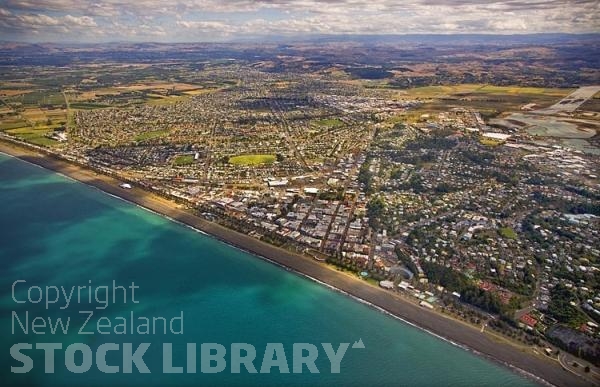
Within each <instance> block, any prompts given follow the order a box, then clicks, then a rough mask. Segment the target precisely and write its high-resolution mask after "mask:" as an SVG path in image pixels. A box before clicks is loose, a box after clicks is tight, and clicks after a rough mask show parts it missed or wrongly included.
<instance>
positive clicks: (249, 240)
mask: <svg viewBox="0 0 600 387" xmlns="http://www.w3.org/2000/svg"><path fill="white" fill-rule="evenodd" d="M0 151H1V152H4V153H7V154H10V155H13V156H16V157H18V158H20V159H23V160H25V161H29V162H31V163H34V164H37V165H40V166H42V167H45V168H47V169H50V170H53V171H56V172H59V173H62V174H64V175H66V176H69V177H71V178H73V179H75V180H78V181H80V182H83V183H85V184H88V185H91V186H94V187H96V188H98V189H101V190H103V191H105V192H107V193H110V194H113V195H115V196H118V197H121V198H123V199H125V200H128V201H130V202H132V203H135V204H138V205H140V206H142V207H145V208H147V209H150V210H152V211H155V212H157V213H159V214H162V215H165V216H167V217H169V218H172V219H174V220H176V221H179V222H182V223H185V224H187V225H189V226H192V227H194V228H196V229H199V230H202V231H204V232H206V233H208V234H210V235H212V236H214V237H216V238H218V239H220V240H223V241H225V242H227V243H229V244H231V245H234V246H237V247H239V248H242V249H244V250H247V251H249V252H252V253H254V254H256V255H259V256H261V257H263V258H266V259H268V260H270V261H272V262H275V263H277V264H280V265H283V266H285V267H288V268H290V269H292V270H294V271H297V272H299V273H301V274H304V275H307V276H309V277H311V278H313V279H316V280H318V281H321V282H323V283H326V284H328V285H330V286H332V287H334V288H337V289H339V290H341V291H343V292H345V293H347V294H350V295H352V296H354V297H358V298H360V299H362V300H364V301H366V302H368V303H371V304H373V305H376V306H377V307H379V308H381V309H384V310H385V311H387V312H389V313H391V314H393V315H395V316H397V317H399V318H402V319H404V320H405V321H408V322H410V323H412V324H414V325H417V326H419V327H421V328H423V329H426V330H428V331H430V332H432V333H434V334H436V335H439V336H441V337H444V338H446V339H448V340H451V341H453V342H455V343H459V344H461V345H464V346H467V347H469V348H471V349H473V350H475V351H477V352H479V353H481V354H483V355H485V356H488V357H490V358H492V359H494V360H496V361H499V362H501V363H504V364H508V365H512V366H514V367H517V368H519V369H521V370H524V371H526V372H528V373H530V374H533V375H537V376H540V377H542V378H543V379H544V380H546V381H547V382H549V383H551V384H554V385H557V386H586V385H589V383H588V382H586V381H585V380H583V379H580V378H578V377H576V376H575V375H573V374H571V373H569V372H567V371H565V370H563V369H562V368H561V367H560V365H559V363H558V362H557V361H555V360H553V359H550V358H547V357H544V356H543V355H540V356H535V355H534V354H532V353H530V352H524V351H522V350H519V349H518V348H516V347H515V346H512V345H510V344H508V343H504V342H500V341H497V340H495V339H494V338H493V336H491V335H488V334H487V333H482V332H481V331H480V330H479V329H477V328H475V327H471V326H468V325H466V324H462V323H460V322H457V321H455V320H452V319H451V318H449V317H447V316H444V315H442V314H440V313H437V312H435V311H430V310H428V309H424V308H421V307H419V306H417V305H415V304H413V303H411V302H409V301H407V300H404V299H403V298H401V297H400V296H398V295H396V294H394V293H392V292H389V291H385V290H383V289H380V288H377V287H375V286H372V285H370V284H368V283H366V282H365V281H362V280H360V279H358V278H353V277H351V276H348V275H346V274H344V273H341V272H338V271H336V270H335V269H332V268H330V267H328V266H326V265H324V264H321V263H319V262H317V261H315V260H313V259H310V258H308V257H305V256H302V255H299V254H294V253H292V252H289V251H287V250H283V249H280V248H277V247H274V246H272V245H269V244H266V243H264V242H261V241H259V240H257V239H255V238H253V237H250V236H248V235H245V234H241V233H238V232H236V231H232V230H229V229H227V228H224V227H222V226H219V225H217V224H215V223H212V222H208V221H206V220H204V219H202V218H200V217H198V216H196V215H194V214H192V213H191V212H189V211H187V210H185V209H183V208H181V207H180V206H179V205H177V204H175V203H173V202H171V201H169V200H167V199H165V198H162V197H160V196H158V195H155V194H153V193H151V192H148V191H145V190H142V189H140V188H137V187H134V188H132V189H122V188H120V187H119V184H120V183H121V182H120V181H118V180H116V179H114V178H111V177H109V176H105V175H100V174H97V173H95V172H93V171H91V170H89V169H85V168H82V167H80V166H77V165H74V164H71V163H69V162H66V161H63V160H59V159H56V158H54V157H50V156H47V155H42V154H39V153H37V152H35V151H34V150H30V149H26V148H23V147H20V146H18V145H15V144H11V143H6V142H3V141H0ZM394 339H395V340H401V338H394Z"/></svg>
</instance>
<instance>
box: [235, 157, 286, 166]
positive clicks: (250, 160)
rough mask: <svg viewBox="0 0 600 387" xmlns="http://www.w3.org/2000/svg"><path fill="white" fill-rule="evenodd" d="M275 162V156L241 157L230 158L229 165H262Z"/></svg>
mask: <svg viewBox="0 0 600 387" xmlns="http://www.w3.org/2000/svg"><path fill="white" fill-rule="evenodd" d="M275 160H276V157H275V155H239V156H233V157H230V158H229V163H230V164H233V165H260V164H273V163H274V162H275Z"/></svg>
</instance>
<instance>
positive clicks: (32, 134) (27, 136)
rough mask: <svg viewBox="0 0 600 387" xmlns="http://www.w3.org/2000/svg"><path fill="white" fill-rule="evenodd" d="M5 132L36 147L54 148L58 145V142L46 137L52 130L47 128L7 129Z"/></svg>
mask: <svg viewBox="0 0 600 387" xmlns="http://www.w3.org/2000/svg"><path fill="white" fill-rule="evenodd" d="M5 132H6V133H8V134H12V135H14V136H15V137H17V138H20V139H21V140H25V141H28V142H30V143H32V144H36V145H42V146H54V145H57V144H58V141H55V140H53V139H51V138H48V137H46V135H47V134H48V133H51V132H52V130H51V129H48V128H40V129H37V128H36V129H33V128H31V127H23V128H17V129H8V130H6V131H5Z"/></svg>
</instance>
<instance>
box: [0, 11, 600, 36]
mask: <svg viewBox="0 0 600 387" xmlns="http://www.w3.org/2000/svg"><path fill="white" fill-rule="evenodd" d="M599 16H600V0H571V1H567V0H546V1H542V0H529V1H527V0H506V1H494V0H371V1H357V0H257V1H254V0H132V1H126V0H0V40H5V41H7V40H8V41H28V42H86V43H87V42H90V43H93V42H107V41H132V42H148V41H153V42H210V41H231V40H239V39H246V38H251V37H261V36H271V37H279V36H284V37H285V36H294V37H296V36H309V35H315V34H316V35H322V34H327V35H329V34H334V35H335V34H360V35H380V34H465V33H473V34H479V33H485V34H528V33H556V32H566V33H590V32H600V17H599Z"/></svg>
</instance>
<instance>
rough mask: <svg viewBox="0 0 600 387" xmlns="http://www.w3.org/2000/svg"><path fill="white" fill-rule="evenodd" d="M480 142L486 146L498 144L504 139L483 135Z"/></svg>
mask: <svg viewBox="0 0 600 387" xmlns="http://www.w3.org/2000/svg"><path fill="white" fill-rule="evenodd" d="M479 142H480V143H481V144H482V145H485V146H498V145H500V144H502V143H503V141H502V140H494V139H493V138H489V137H481V138H480V139H479Z"/></svg>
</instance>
